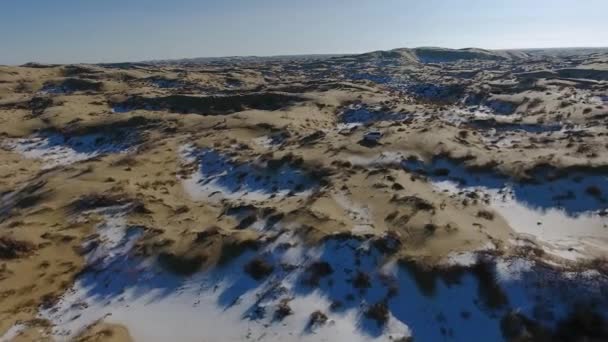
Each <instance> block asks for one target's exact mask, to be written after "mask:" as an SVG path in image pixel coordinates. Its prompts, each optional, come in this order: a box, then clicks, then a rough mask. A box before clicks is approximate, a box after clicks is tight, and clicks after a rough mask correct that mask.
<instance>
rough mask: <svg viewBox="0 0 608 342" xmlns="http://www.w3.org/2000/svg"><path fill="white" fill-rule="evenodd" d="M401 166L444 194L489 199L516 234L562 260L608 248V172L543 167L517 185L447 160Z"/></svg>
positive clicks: (407, 162)
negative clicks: (532, 240)
mask: <svg viewBox="0 0 608 342" xmlns="http://www.w3.org/2000/svg"><path fill="white" fill-rule="evenodd" d="M402 165H403V166H404V167H405V168H406V169H408V170H411V171H415V172H423V173H424V174H426V175H428V177H429V178H430V179H431V181H432V182H433V183H434V184H435V185H436V186H437V187H438V188H439V189H441V190H444V191H447V192H450V193H453V194H455V195H459V196H462V198H466V197H468V198H469V199H479V200H483V201H487V202H488V203H489V205H490V207H491V208H493V209H494V210H496V211H497V212H498V213H499V214H500V215H501V216H503V217H504V218H505V219H506V220H507V222H508V223H509V225H510V226H511V227H512V228H513V229H514V230H515V231H516V232H518V233H520V234H523V235H525V236H531V237H534V238H535V239H536V240H538V241H539V242H541V243H542V244H545V245H546V247H547V248H548V250H549V251H551V252H553V253H555V254H557V255H559V256H562V257H564V258H567V259H576V258H579V257H583V256H585V255H587V256H595V253H593V252H594V251H597V250H600V251H601V250H605V249H606V248H607V247H608V236H607V234H606V232H607V230H608V216H607V215H606V208H607V204H606V198H605V196H606V194H608V176H606V175H605V174H602V173H593V172H590V171H588V172H586V171H582V170H579V171H577V170H573V171H571V172H563V173H561V174H560V173H557V172H556V170H553V169H550V168H541V169H538V170H536V171H534V172H533V174H532V175H531V176H532V179H531V180H530V181H517V180H513V179H510V178H508V177H506V176H503V175H501V174H498V173H496V172H495V171H492V170H469V169H467V168H466V167H465V166H464V163H462V162H458V161H455V160H450V159H447V158H435V159H434V160H433V161H432V163H430V164H424V163H422V162H420V161H416V160H412V159H404V160H403V162H402ZM467 194H473V195H472V196H471V195H470V196H466V195H467Z"/></svg>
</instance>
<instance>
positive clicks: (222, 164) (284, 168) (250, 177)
mask: <svg viewBox="0 0 608 342" xmlns="http://www.w3.org/2000/svg"><path fill="white" fill-rule="evenodd" d="M193 155H194V156H195V157H196V159H197V160H198V162H199V171H200V173H201V175H202V179H201V182H202V183H203V185H204V184H208V183H211V182H212V183H213V184H214V185H216V186H218V187H221V188H222V190H223V191H226V192H239V191H248V192H260V193H264V194H273V193H277V192H288V193H299V192H303V191H306V190H309V189H312V188H315V187H317V186H318V181H317V179H315V177H313V175H311V174H310V173H308V172H307V171H305V170H302V169H300V168H298V167H296V166H293V165H291V164H289V163H288V162H282V161H279V162H277V163H273V164H272V165H271V164H270V163H269V162H267V163H264V164H254V163H237V162H234V161H232V160H230V159H229V158H228V157H226V156H224V155H222V154H220V153H219V152H217V151H215V150H210V149H204V150H200V151H196V152H193Z"/></svg>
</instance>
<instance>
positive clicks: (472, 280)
mask: <svg viewBox="0 0 608 342" xmlns="http://www.w3.org/2000/svg"><path fill="white" fill-rule="evenodd" d="M127 210H128V207H127V206H123V207H109V208H105V209H99V210H97V213H99V214H102V215H103V217H104V218H105V222H104V223H102V224H100V225H99V226H98V228H97V232H98V234H99V236H98V237H97V238H95V240H94V246H93V247H91V244H93V241H90V242H87V244H85V246H83V247H84V248H85V250H87V251H88V253H87V263H88V264H89V266H90V267H88V270H87V271H86V272H84V273H83V274H82V275H81V276H80V277H79V278H78V279H77V280H76V282H75V284H74V286H73V287H72V288H71V289H70V290H69V291H68V292H67V293H66V294H64V295H63V296H62V297H61V299H60V300H59V301H58V302H57V303H56V304H55V305H54V306H52V307H50V308H43V309H41V311H40V314H39V315H40V318H46V319H49V320H50V321H51V322H52V323H53V324H54V325H55V327H54V329H53V334H54V336H55V337H56V338H57V339H58V340H69V339H70V338H71V337H73V336H74V335H75V334H77V333H78V332H79V331H81V330H82V329H85V328H86V327H87V326H88V325H90V324H93V323H94V322H96V321H97V320H99V319H104V320H105V321H106V322H109V323H118V324H122V325H124V326H126V327H127V328H128V329H129V332H130V334H131V336H132V337H133V338H134V339H135V340H142V341H166V340H168V339H178V340H180V341H199V340H200V339H201V338H202V339H204V340H222V341H242V340H266V341H295V340H299V341H308V340H310V341H372V340H377V341H389V340H393V341H394V340H397V339H399V338H405V337H408V336H413V337H414V338H415V339H416V340H420V341H438V340H449V341H471V340H484V341H500V340H503V339H504V332H503V330H504V329H501V322H503V323H502V324H503V325H504V321H505V320H506V318H505V317H509V316H508V315H509V314H511V315H513V313H517V315H520V316H525V317H528V318H530V319H534V320H535V321H536V322H537V323H538V324H541V325H543V326H545V327H546V328H547V329H550V328H556V327H557V326H558V325H559V322H560V321H561V320H563V319H565V318H566V317H567V316H568V315H569V314H570V313H571V312H572V310H574V308H575V307H576V305H577V304H583V303H585V302H587V301H594V302H595V303H596V304H597V306H596V307H598V308H603V309H601V310H600V312H601V314H604V315H605V314H607V313H608V312H606V308H607V306H606V304H607V303H605V301H606V300H607V298H608V297H607V296H606V293H605V291H606V287H605V284H606V282H607V279H606V278H605V277H603V276H600V275H599V274H598V273H597V272H593V271H591V272H582V273H561V272H559V271H556V270H553V269H551V268H549V267H547V266H543V265H541V264H537V263H535V262H534V261H530V260H524V259H493V258H491V257H488V256H484V255H483V254H480V255H476V254H474V253H469V254H467V255H460V256H458V255H456V256H454V257H453V258H452V261H451V264H452V265H453V266H452V267H453V268H451V269H446V270H440V269H437V270H433V269H424V268H421V267H420V266H417V265H416V264H414V263H407V262H405V263H396V262H393V261H388V260H390V259H389V256H390V251H391V250H393V249H394V248H396V247H398V246H397V245H396V244H398V242H397V241H395V240H392V238H391V237H390V236H386V237H384V238H376V239H371V240H369V239H358V238H354V237H333V238H332V237H329V238H327V239H326V240H325V242H324V243H322V244H321V245H319V246H316V247H311V248H308V247H305V246H304V245H303V243H302V242H301V241H299V240H298V239H297V238H296V237H294V236H293V235H291V234H290V233H288V232H285V231H281V230H279V229H274V230H273V232H274V233H275V234H276V236H275V238H273V239H271V240H269V241H272V242H268V243H266V244H265V246H264V247H262V248H261V249H259V250H257V251H254V250H250V251H248V252H245V253H244V254H242V255H241V256H239V257H237V258H236V259H234V260H233V261H231V262H229V263H228V264H226V265H223V266H218V267H217V268H215V269H213V270H209V271H204V272H200V273H197V274H195V275H193V276H191V277H181V276H177V275H173V274H171V273H169V272H168V271H167V270H166V269H164V268H161V267H159V266H158V264H156V262H155V260H153V259H142V258H140V257H137V256H136V255H135V254H134V253H133V250H132V247H133V246H134V244H135V243H136V241H137V239H139V238H140V236H141V235H140V234H141V232H142V230H141V229H140V228H138V227H129V226H127V225H126V223H125V219H124V215H125V214H126V212H127ZM252 260H264V262H265V263H267V264H268V265H271V268H272V271H271V272H270V273H268V274H264V276H263V277H260V278H258V279H254V278H253V277H252V276H251V275H250V274H249V273H247V272H244V271H243V270H244V269H246V265H248V264H249V263H250V262H251V261H252ZM598 301H599V302H598ZM279 308H282V309H283V311H281V310H279ZM374 308H375V309H378V308H380V309H379V310H377V311H374V310H373V309H374ZM384 310H385V311H384ZM315 311H320V312H322V313H323V315H325V316H326V320H325V319H317V320H313V321H312V322H311V314H312V313H313V312H315ZM372 312H374V313H372ZM20 328H22V327H20V326H15V327H14V328H13V329H11V330H10V331H9V332H8V333H7V334H9V335H5V336H4V339H5V340H6V339H7V338H8V337H7V336H12V335H14V334H15V333H16V332H17V331H18V330H19V329H20Z"/></svg>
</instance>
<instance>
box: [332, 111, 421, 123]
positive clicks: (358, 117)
mask: <svg viewBox="0 0 608 342" xmlns="http://www.w3.org/2000/svg"><path fill="white" fill-rule="evenodd" d="M409 117H410V115H409V114H405V113H390V112H383V111H370V110H369V109H367V108H354V109H349V110H347V111H345V112H344V113H342V115H341V116H340V120H341V121H342V122H343V123H347V124H351V123H361V124H368V123H372V122H380V121H402V120H405V119H407V118H409Z"/></svg>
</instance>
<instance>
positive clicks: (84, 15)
mask: <svg viewBox="0 0 608 342" xmlns="http://www.w3.org/2000/svg"><path fill="white" fill-rule="evenodd" d="M416 46H442V47H451V48H462V47H481V48H490V49H492V48H532V47H566V46H568V47H574V46H608V0H216V1H211V0H0V64H21V63H25V62H29V61H36V62H45V63H74V62H118V61H140V60H150V59H164V58H186V57H207V56H229V55H281V54H313V53H356V52H366V51H372V50H380V49H392V48H397V47H416Z"/></svg>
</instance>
